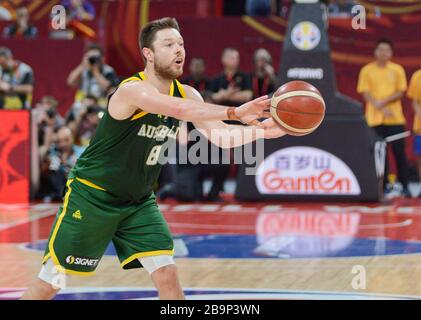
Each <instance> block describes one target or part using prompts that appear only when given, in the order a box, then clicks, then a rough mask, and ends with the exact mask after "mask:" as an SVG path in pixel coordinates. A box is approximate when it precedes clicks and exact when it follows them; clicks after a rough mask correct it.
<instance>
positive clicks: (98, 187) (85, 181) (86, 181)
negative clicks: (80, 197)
mask: <svg viewBox="0 0 421 320" xmlns="http://www.w3.org/2000/svg"><path fill="white" fill-rule="evenodd" d="M76 180H78V181H80V182H82V183H83V184H86V185H87V186H88V187H91V188H94V189H98V190H102V191H107V190H105V189H104V188H102V187H100V186H98V185H96V184H95V183H92V182H90V181H88V180H86V179H82V178H76Z"/></svg>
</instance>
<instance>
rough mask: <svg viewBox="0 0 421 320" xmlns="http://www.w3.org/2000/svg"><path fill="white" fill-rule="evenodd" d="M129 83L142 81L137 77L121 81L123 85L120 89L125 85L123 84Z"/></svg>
mask: <svg viewBox="0 0 421 320" xmlns="http://www.w3.org/2000/svg"><path fill="white" fill-rule="evenodd" d="M129 81H140V79H139V78H136V77H130V78H127V79H125V80H123V81H121V83H120V84H119V85H118V86H119V87H120V86H121V85H123V84H125V83H127V82H129Z"/></svg>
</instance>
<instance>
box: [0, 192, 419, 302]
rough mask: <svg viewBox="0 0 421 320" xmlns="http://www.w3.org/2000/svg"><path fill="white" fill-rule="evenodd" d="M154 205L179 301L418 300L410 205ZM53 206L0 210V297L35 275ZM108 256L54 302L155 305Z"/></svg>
mask: <svg viewBox="0 0 421 320" xmlns="http://www.w3.org/2000/svg"><path fill="white" fill-rule="evenodd" d="M160 206H161V209H162V211H163V213H164V215H165V217H166V219H167V221H168V223H169V226H170V229H171V231H172V232H173V235H174V239H175V255H176V263H177V265H178V268H179V272H180V278H181V283H182V286H183V288H185V291H186V296H187V298H188V299H235V298H262V299H265V298H270V299H401V298H404V299H413V298H415V299H419V298H421V201H419V200H417V199H410V200H403V199H400V200H395V201H393V202H391V203H388V204H386V205H374V204H370V205H367V204H322V203H311V204H294V203H288V204H283V205H281V204H276V203H253V204H241V203H234V202H233V203H227V204H216V205H215V204H179V203H175V202H164V203H161V205H160ZM57 207H58V204H33V205H0V261H1V262H2V263H1V265H2V270H1V273H0V274H1V276H0V299H16V298H18V297H19V296H20V295H21V294H22V292H23V290H24V289H25V288H26V287H27V286H28V284H29V283H30V282H31V281H32V279H33V278H34V277H36V275H37V274H38V272H39V269H40V264H41V259H42V253H43V250H44V248H45V245H46V239H47V238H48V235H49V232H50V227H51V224H52V221H53V219H54V215H55V212H56V210H57ZM114 254H115V253H114V248H113V247H112V246H109V248H108V249H107V252H106V255H105V256H104V257H103V258H102V260H101V262H100V264H99V266H98V268H97V272H96V273H95V275H93V276H90V277H79V276H72V277H71V278H70V280H69V282H68V287H67V289H65V290H63V291H62V293H61V294H60V295H58V296H57V299H145V298H146V299H148V298H156V292H155V290H154V289H153V286H152V282H151V280H150V278H149V276H148V274H147V273H146V271H144V270H122V269H121V268H120V265H119V262H118V259H117V257H116V256H115V255H114ZM356 283H357V284H358V285H357V286H356Z"/></svg>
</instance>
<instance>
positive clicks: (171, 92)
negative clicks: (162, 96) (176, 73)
mask: <svg viewBox="0 0 421 320" xmlns="http://www.w3.org/2000/svg"><path fill="white" fill-rule="evenodd" d="M170 96H171V97H173V96H174V81H171V86H170Z"/></svg>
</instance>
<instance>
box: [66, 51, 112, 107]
mask: <svg viewBox="0 0 421 320" xmlns="http://www.w3.org/2000/svg"><path fill="white" fill-rule="evenodd" d="M117 82H118V79H117V76H116V74H115V71H114V69H113V68H112V67H111V66H109V65H107V64H105V63H104V49H103V48H102V46H101V45H98V44H91V45H89V46H88V47H87V49H86V50H85V54H84V56H83V58H82V62H81V63H80V64H79V65H78V66H77V67H76V68H75V69H73V71H72V72H70V74H69V76H68V78H67V84H68V85H69V86H70V87H77V88H78V91H77V93H76V97H75V102H76V103H80V102H81V101H82V100H83V98H84V97H86V96H89V95H90V96H94V97H95V98H97V99H98V104H99V105H100V106H105V105H106V103H107V92H108V90H109V88H111V87H113V86H116V85H117Z"/></svg>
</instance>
